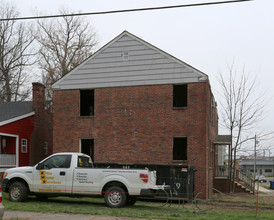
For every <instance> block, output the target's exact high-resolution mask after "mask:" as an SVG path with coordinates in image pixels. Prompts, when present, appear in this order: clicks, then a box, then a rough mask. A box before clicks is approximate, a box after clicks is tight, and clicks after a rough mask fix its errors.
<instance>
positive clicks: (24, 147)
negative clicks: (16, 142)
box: [21, 139, 28, 153]
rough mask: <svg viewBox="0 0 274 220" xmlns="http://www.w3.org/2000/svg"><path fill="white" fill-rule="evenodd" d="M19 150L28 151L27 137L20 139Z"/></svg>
mask: <svg viewBox="0 0 274 220" xmlns="http://www.w3.org/2000/svg"><path fill="white" fill-rule="evenodd" d="M21 152H22V153H27V152H28V140H27V139H22V140H21Z"/></svg>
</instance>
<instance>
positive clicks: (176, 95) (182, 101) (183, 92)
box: [173, 84, 187, 107]
mask: <svg viewBox="0 0 274 220" xmlns="http://www.w3.org/2000/svg"><path fill="white" fill-rule="evenodd" d="M186 106H187V84H184V85H173V107H186Z"/></svg>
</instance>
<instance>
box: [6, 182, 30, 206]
mask: <svg viewBox="0 0 274 220" xmlns="http://www.w3.org/2000/svg"><path fill="white" fill-rule="evenodd" d="M27 197H28V190H27V187H26V185H25V184H24V183H22V182H14V183H12V184H11V186H10V187H9V199H10V201H12V202H23V201H25V200H26V199H27Z"/></svg>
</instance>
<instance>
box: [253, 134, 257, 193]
mask: <svg viewBox="0 0 274 220" xmlns="http://www.w3.org/2000/svg"><path fill="white" fill-rule="evenodd" d="M254 140H255V141H254V173H253V178H254V192H255V182H256V181H255V177H256V157H257V154H256V144H257V137H256V135H255V137H254Z"/></svg>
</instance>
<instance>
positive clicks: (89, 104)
mask: <svg viewBox="0 0 274 220" xmlns="http://www.w3.org/2000/svg"><path fill="white" fill-rule="evenodd" d="M92 115H94V90H80V116H92Z"/></svg>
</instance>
